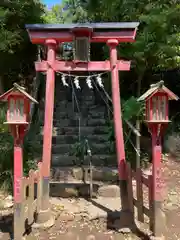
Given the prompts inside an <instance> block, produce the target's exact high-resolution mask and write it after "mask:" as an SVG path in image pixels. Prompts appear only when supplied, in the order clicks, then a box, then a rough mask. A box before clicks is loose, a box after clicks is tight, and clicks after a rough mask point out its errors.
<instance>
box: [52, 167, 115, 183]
mask: <svg viewBox="0 0 180 240" xmlns="http://www.w3.org/2000/svg"><path fill="white" fill-rule="evenodd" d="M92 176H93V180H94V181H100V182H111V183H114V182H118V179H119V176H118V169H117V167H111V168H110V167H104V166H103V167H96V166H93V167H92ZM72 180H73V181H75V182H76V181H79V180H85V181H90V169H89V166H82V167H76V166H75V167H55V168H51V181H62V182H64V183H68V182H72Z"/></svg>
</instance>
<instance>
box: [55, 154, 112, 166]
mask: <svg viewBox="0 0 180 240" xmlns="http://www.w3.org/2000/svg"><path fill="white" fill-rule="evenodd" d="M81 162H83V164H84V165H88V164H89V157H88V156H86V157H85V159H84V161H82V160H80V159H78V158H76V157H75V156H69V155H61V154H52V161H51V166H52V167H63V166H64V167H65V166H74V165H76V166H77V165H79V164H81ZM92 163H93V165H94V166H109V167H110V166H116V165H117V164H116V157H115V156H114V155H93V156H92Z"/></svg>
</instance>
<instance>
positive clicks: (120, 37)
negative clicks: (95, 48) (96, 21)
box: [29, 29, 136, 44]
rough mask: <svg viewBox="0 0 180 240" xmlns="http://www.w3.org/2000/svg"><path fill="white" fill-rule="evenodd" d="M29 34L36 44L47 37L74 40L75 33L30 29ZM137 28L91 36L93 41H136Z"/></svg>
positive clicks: (96, 33)
mask: <svg viewBox="0 0 180 240" xmlns="http://www.w3.org/2000/svg"><path fill="white" fill-rule="evenodd" d="M29 36H30V39H31V41H32V43H34V44H45V41H46V40H47V39H54V40H56V41H57V42H72V41H73V39H74V35H73V33H71V32H57V31H52V30H51V31H49V32H47V31H29ZM135 36H136V30H135V29H132V30H131V31H119V32H111V31H109V32H94V33H92V36H91V42H105V43H106V42H107V41H108V40H109V39H111V38H113V39H115V40H117V41H118V42H134V41H135Z"/></svg>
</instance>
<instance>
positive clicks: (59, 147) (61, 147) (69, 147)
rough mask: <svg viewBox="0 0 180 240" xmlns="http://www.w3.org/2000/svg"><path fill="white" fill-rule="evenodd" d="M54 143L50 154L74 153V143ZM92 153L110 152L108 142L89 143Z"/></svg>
mask: <svg viewBox="0 0 180 240" xmlns="http://www.w3.org/2000/svg"><path fill="white" fill-rule="evenodd" d="M76 143H77V142H74V144H54V145H53V146H52V154H68V153H69V154H75V153H74V152H75V151H76V150H75V144H76ZM89 146H90V149H91V151H92V154H110V146H109V144H108V143H96V142H94V143H92V142H91V143H89Z"/></svg>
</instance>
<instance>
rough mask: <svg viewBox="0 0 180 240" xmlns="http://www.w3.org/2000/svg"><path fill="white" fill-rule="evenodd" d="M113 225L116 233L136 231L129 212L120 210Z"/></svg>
mask: <svg viewBox="0 0 180 240" xmlns="http://www.w3.org/2000/svg"><path fill="white" fill-rule="evenodd" d="M113 225H114V227H115V229H116V230H117V231H118V232H120V233H124V234H126V233H130V232H132V231H133V230H135V229H136V224H135V222H134V217H133V214H132V212H130V211H129V210H122V211H121V212H120V217H119V219H116V220H115V222H114V224H113Z"/></svg>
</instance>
